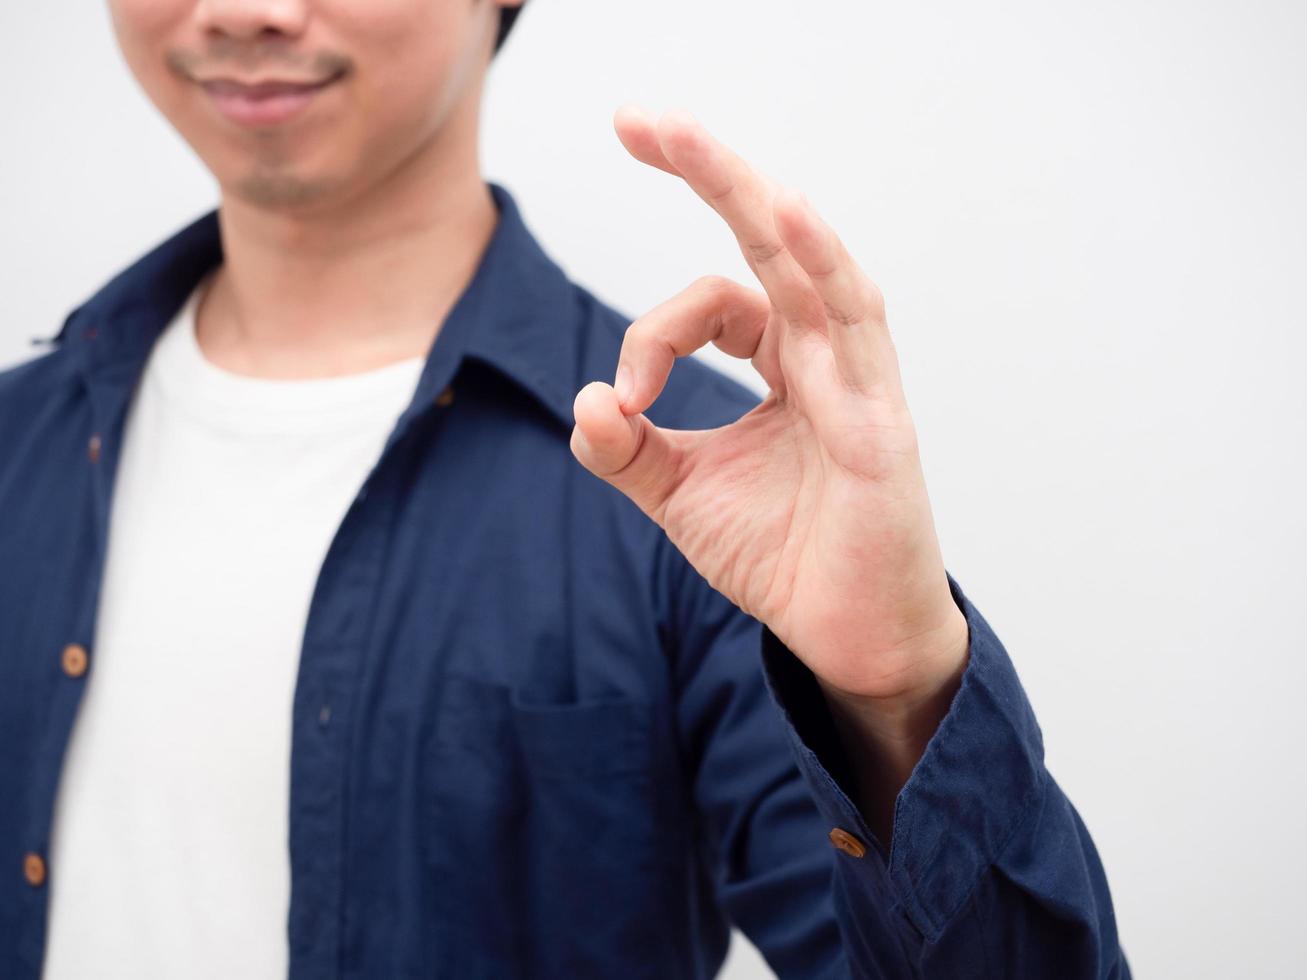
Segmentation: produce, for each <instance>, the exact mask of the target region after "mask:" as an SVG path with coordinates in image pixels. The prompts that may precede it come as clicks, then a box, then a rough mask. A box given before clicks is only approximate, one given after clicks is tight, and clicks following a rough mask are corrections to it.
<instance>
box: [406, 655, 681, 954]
mask: <svg viewBox="0 0 1307 980" xmlns="http://www.w3.org/2000/svg"><path fill="white" fill-rule="evenodd" d="M438 704H439V708H438V717H437V718H436V719H435V720H434V724H433V728H432V730H433V733H434V734H433V739H432V746H431V751H430V752H429V753H428V759H427V762H428V765H429V769H428V774H429V775H428V779H429V797H428V798H429V801H430V810H429V813H430V816H431V821H430V827H429V829H430V833H431V834H432V839H431V840H430V841H429V844H430V851H429V853H431V854H433V855H435V856H436V864H437V867H436V868H435V872H436V874H435V878H434V884H433V887H434V888H435V889H436V890H437V892H438V893H439V894H440V895H441V899H442V900H441V902H440V905H441V906H442V907H443V913H442V918H444V917H446V916H447V917H448V919H447V921H449V922H450V924H451V925H453V926H454V927H455V929H456V930H457V933H456V934H457V935H459V936H460V943H459V951H458V953H457V954H456V956H457V957H458V959H459V965H460V967H461V968H462V971H463V973H464V974H465V975H468V976H478V975H486V976H492V975H498V976H505V977H508V976H517V975H522V976H538V975H541V974H542V972H545V973H547V972H548V969H549V968H550V967H551V966H552V967H555V968H558V969H562V968H564V967H566V968H567V969H568V970H573V971H574V970H576V969H585V968H590V967H593V968H596V969H600V968H601V967H602V969H600V972H601V973H602V970H603V969H612V968H613V967H614V966H615V965H616V964H619V963H624V962H630V961H631V960H632V953H633V951H635V950H651V951H652V949H654V948H655V947H656V945H657V942H658V937H657V935H656V932H657V929H658V923H659V922H660V921H661V920H664V919H665V914H666V913H665V908H660V907H659V906H660V904H661V903H659V902H658V901H657V896H659V895H666V893H667V888H666V887H665V880H664V881H663V882H662V883H661V884H660V879H666V877H667V875H666V874H665V873H664V872H665V871H666V870H667V867H666V866H667V864H668V858H669V857H671V855H670V854H668V853H665V852H663V851H662V850H661V849H660V848H665V847H667V846H668V845H669V844H670V843H671V839H670V838H669V837H668V836H667V835H665V834H661V833H660V832H659V828H658V826H657V817H656V813H657V812H658V811H657V808H656V806H655V802H656V801H655V797H654V793H655V783H656V780H655V774H654V762H655V758H656V753H655V751H654V744H653V739H654V724H653V718H654V712H653V706H652V705H651V704H649V703H647V702H644V701H640V700H638V699H634V698H628V697H625V696H614V697H604V698H597V699H591V700H581V701H576V702H570V703H565V704H536V703H529V702H525V701H523V700H522V699H521V698H520V697H519V695H518V694H517V692H515V691H514V690H513V689H511V688H509V687H506V686H503V685H498V684H494V683H492V682H488V681H484V680H480V679H475V678H469V677H462V676H454V677H448V678H446V679H445V682H444V687H443V691H442V692H441V696H440V697H439V699H438ZM573 975H575V974H573Z"/></svg>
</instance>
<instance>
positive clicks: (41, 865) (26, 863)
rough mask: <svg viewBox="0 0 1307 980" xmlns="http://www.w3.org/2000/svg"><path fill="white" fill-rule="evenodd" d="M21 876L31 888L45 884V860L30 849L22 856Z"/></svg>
mask: <svg viewBox="0 0 1307 980" xmlns="http://www.w3.org/2000/svg"><path fill="white" fill-rule="evenodd" d="M23 877H24V878H26V879H27V883H28V884H29V885H31V886H32V887H33V888H36V887H39V886H40V885H43V884H45V861H43V860H42V859H41V855H39V854H33V853H31V852H30V851H29V852H28V853H27V854H26V855H25V856H24V857H23Z"/></svg>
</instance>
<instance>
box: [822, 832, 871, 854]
mask: <svg viewBox="0 0 1307 980" xmlns="http://www.w3.org/2000/svg"><path fill="white" fill-rule="evenodd" d="M830 842H831V843H832V844H834V845H835V846H836V848H838V849H839V850H841V851H843V852H844V853H845V854H848V855H849V856H850V857H855V858H860V857H862V856H863V855H864V854H866V853H867V845H866V844H864V843H862V841H860V840H858V838H856V837H854V836H853V835H852V834H850V833H849V832H848V831H847V830H842V829H840V828H839V827H835V828H833V829H832V830H831V832H830Z"/></svg>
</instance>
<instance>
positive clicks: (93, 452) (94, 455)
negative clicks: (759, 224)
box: [86, 436, 100, 463]
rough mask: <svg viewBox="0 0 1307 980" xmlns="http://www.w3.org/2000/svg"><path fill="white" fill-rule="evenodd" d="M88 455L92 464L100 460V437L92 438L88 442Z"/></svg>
mask: <svg viewBox="0 0 1307 980" xmlns="http://www.w3.org/2000/svg"><path fill="white" fill-rule="evenodd" d="M86 455H87V456H89V457H90V458H91V462H92V463H94V462H95V461H96V460H97V459H99V458H100V437H99V436H91V439H90V441H89V442H87V444H86Z"/></svg>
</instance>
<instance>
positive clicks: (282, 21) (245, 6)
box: [195, 0, 311, 40]
mask: <svg viewBox="0 0 1307 980" xmlns="http://www.w3.org/2000/svg"><path fill="white" fill-rule="evenodd" d="M310 6H311V3H310V2H309V0H198V2H197V3H196V5H195V18H196V21H197V25H198V26H199V27H200V29H201V30H203V31H204V33H205V34H208V35H210V36H212V35H225V36H227V37H230V38H235V39H239V40H253V39H255V38H259V37H262V36H264V35H271V36H276V35H282V36H286V37H298V36H299V35H301V34H303V33H304V29H305V27H306V26H307V25H308V21H309V7H310Z"/></svg>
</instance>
